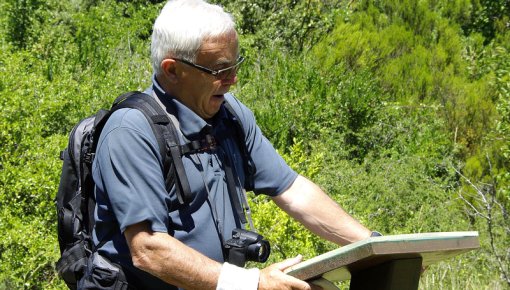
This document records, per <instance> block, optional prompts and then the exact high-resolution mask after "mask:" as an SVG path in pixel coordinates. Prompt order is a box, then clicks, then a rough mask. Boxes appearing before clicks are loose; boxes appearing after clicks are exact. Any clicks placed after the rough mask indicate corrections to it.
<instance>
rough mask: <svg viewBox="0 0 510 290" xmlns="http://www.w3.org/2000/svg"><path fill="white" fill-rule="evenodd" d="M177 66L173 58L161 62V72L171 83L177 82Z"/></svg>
mask: <svg viewBox="0 0 510 290" xmlns="http://www.w3.org/2000/svg"><path fill="white" fill-rule="evenodd" d="M176 64H177V62H176V61H175V60H174V59H171V58H165V59H164V60H163V61H162V62H161V72H162V74H163V75H164V76H165V78H166V79H167V80H168V81H170V82H177V79H178V78H177V73H176Z"/></svg>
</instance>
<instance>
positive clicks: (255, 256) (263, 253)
mask: <svg viewBox="0 0 510 290" xmlns="http://www.w3.org/2000/svg"><path fill="white" fill-rule="evenodd" d="M270 253H271V248H270V246H269V242H267V241H265V240H261V241H259V242H257V243H255V244H251V245H249V246H248V249H247V252H246V257H247V260H249V261H255V262H261V263H264V262H265V261H267V258H269V254H270Z"/></svg>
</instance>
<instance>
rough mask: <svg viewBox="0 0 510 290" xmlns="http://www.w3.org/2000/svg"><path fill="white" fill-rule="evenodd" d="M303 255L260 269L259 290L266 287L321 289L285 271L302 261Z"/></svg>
mask: <svg viewBox="0 0 510 290" xmlns="http://www.w3.org/2000/svg"><path fill="white" fill-rule="evenodd" d="M302 259H303V257H302V256H301V255H298V256H296V257H294V258H290V259H286V260H284V261H281V262H279V263H275V264H272V265H270V266H269V267H267V268H264V269H262V270H261V271H260V278H259V290H266V289H279V290H281V289H302V290H311V289H321V288H316V287H315V286H312V285H310V284H308V283H307V282H304V281H302V280H299V279H297V278H295V277H293V276H289V275H287V274H285V273H284V272H283V271H284V270H285V269H287V268H289V267H292V266H294V265H296V264H297V263H299V262H301V260H302Z"/></svg>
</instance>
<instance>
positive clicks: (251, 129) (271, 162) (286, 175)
mask: <svg viewBox="0 0 510 290" xmlns="http://www.w3.org/2000/svg"><path fill="white" fill-rule="evenodd" d="M227 98H228V101H229V103H230V104H231V106H232V108H233V109H234V110H235V111H236V112H237V113H238V116H239V118H240V119H241V123H242V125H243V129H244V132H245V135H246V136H245V138H246V139H245V142H246V146H247V148H248V152H249V154H250V155H251V158H252V159H253V162H254V164H255V168H256V173H255V177H254V192H255V194H261V193H263V194H266V195H270V196H277V195H279V194H281V193H283V192H284V191H285V190H287V189H288V188H289V187H290V186H291V185H292V183H293V182H294V181H295V180H296V178H297V176H298V174H297V173H296V172H295V171H294V170H293V169H292V168H290V167H289V166H288V165H287V163H286V162H285V160H284V159H283V158H282V157H281V156H280V155H279V154H278V152H276V150H275V149H274V147H273V145H272V144H271V142H269V140H268V139H267V138H266V137H265V136H264V135H263V134H262V131H261V130H260V128H259V126H258V125H257V124H256V121H255V116H254V115H253V112H252V111H250V109H248V108H247V107H246V106H245V105H243V104H242V103H241V102H239V101H238V100H237V99H236V98H235V97H234V96H232V95H230V94H229V95H227Z"/></svg>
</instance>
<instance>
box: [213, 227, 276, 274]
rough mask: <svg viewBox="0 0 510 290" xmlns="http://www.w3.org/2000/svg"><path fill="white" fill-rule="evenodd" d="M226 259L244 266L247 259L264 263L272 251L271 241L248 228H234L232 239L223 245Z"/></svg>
mask: <svg viewBox="0 0 510 290" xmlns="http://www.w3.org/2000/svg"><path fill="white" fill-rule="evenodd" d="M223 247H224V248H225V254H226V256H227V259H226V261H227V262H229V263H231V264H234V265H236V266H239V267H243V266H244V264H245V263H246V261H254V262H261V263H264V262H265V261H267V258H268V257H269V254H270V253H271V247H270V246H269V242H268V241H266V240H264V237H263V236H261V235H259V234H257V233H254V232H250V231H247V230H243V229H233V230H232V239H230V240H228V241H226V242H225V244H224V245H223Z"/></svg>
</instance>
